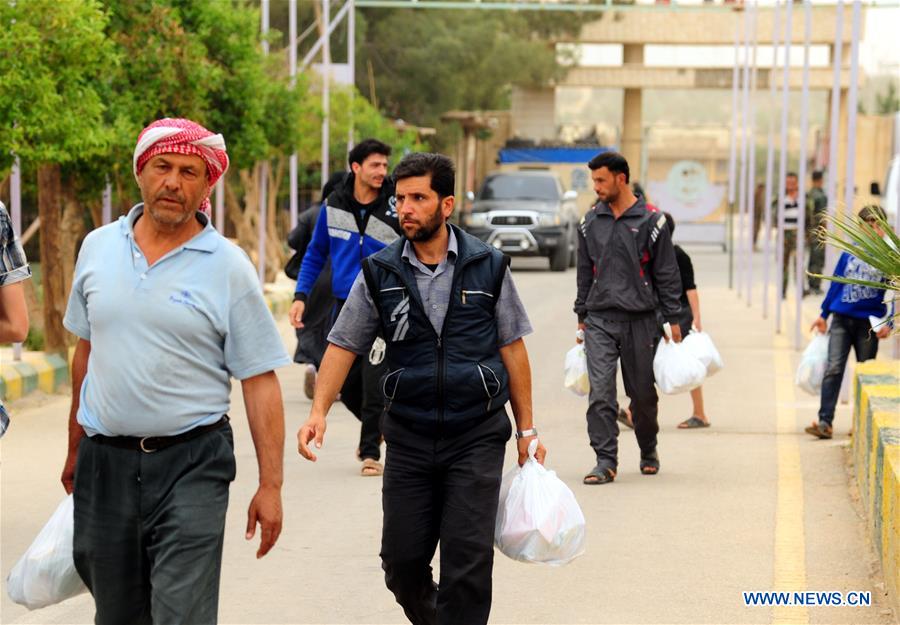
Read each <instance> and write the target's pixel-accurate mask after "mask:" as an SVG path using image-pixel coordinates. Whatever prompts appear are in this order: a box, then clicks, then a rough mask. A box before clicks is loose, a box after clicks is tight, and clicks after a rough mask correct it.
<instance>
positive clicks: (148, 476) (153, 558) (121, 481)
mask: <svg viewBox="0 0 900 625" xmlns="http://www.w3.org/2000/svg"><path fill="white" fill-rule="evenodd" d="M233 448H234V443H233V439H232V434H231V427H230V426H229V425H228V424H225V425H223V426H222V427H221V428H218V429H216V430H213V431H211V432H207V433H205V434H202V435H200V436H198V437H197V438H194V439H191V440H188V441H185V442H183V443H178V444H176V445H173V446H171V447H167V448H165V449H161V450H159V451H156V452H153V453H144V452H141V451H135V450H130V449H121V448H118V447H113V446H110V445H104V444H101V443H97V442H95V441H92V440H91V439H90V438H89V437H85V438H83V439H82V441H81V445H80V446H79V448H78V460H77V465H76V468H75V491H74V503H75V535H74V545H73V551H74V558H75V568H76V569H77V570H78V574H79V575H80V576H81V578H82V579H83V580H84V583H85V584H86V585H87V587H88V589H89V590H90V591H91V594H92V595H93V596H94V602H95V604H96V610H97V612H96V616H95V619H94V622H95V623H97V624H98V625H107V624H108V625H123V624H125V623H127V624H128V625H143V624H151V623H152V624H155V625H179V624H188V623H190V624H208V623H216V621H217V618H218V604H219V573H220V570H221V567H222V541H223V538H224V532H225V511H226V509H227V507H228V486H229V484H230V482H231V481H232V480H233V479H234V475H235V462H234V452H233Z"/></svg>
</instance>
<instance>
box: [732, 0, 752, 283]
mask: <svg viewBox="0 0 900 625" xmlns="http://www.w3.org/2000/svg"><path fill="white" fill-rule="evenodd" d="M750 20H751V15H750V10H749V8H747V7H746V6H745V7H744V36H743V44H742V46H741V47H742V48H743V49H744V54H743V60H742V62H741V105H740V106H741V130H740V133H741V137H740V148H739V150H740V152H739V158H740V161H739V165H740V169H739V171H738V219H737V224H736V227H735V230H736V231H737V250H736V255H737V294H738V297H743V295H744V287H745V281H744V278H745V276H746V275H747V274H746V270H747V268H746V266H745V264H744V243H745V239H744V227H745V226H746V217H747V167H748V165H749V163H748V160H747V144H748V143H749V140H750V138H749V136H748V132H749V124H750V115H749V110H750Z"/></svg>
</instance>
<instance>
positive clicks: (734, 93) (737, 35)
mask: <svg viewBox="0 0 900 625" xmlns="http://www.w3.org/2000/svg"><path fill="white" fill-rule="evenodd" d="M740 41H741V22H740V20H737V19H735V20H734V65H732V67H731V146H730V150H729V154H728V288H729V289H730V288H732V286H733V273H734V189H735V179H734V178H735V174H736V164H737V125H738V77H739V74H738V55H739V51H740Z"/></svg>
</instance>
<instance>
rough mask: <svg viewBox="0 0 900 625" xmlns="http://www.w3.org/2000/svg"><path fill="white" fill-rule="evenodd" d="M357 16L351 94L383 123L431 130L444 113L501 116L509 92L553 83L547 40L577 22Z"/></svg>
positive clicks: (469, 15)
mask: <svg viewBox="0 0 900 625" xmlns="http://www.w3.org/2000/svg"><path fill="white" fill-rule="evenodd" d="M360 13H361V14H362V18H363V19H361V20H359V22H360V23H361V28H360V31H361V32H360V34H359V35H358V37H359V38H360V42H359V44H358V48H357V49H358V59H357V67H358V68H359V71H357V74H356V79H357V86H358V87H359V89H360V91H361V92H363V93H366V94H367V95H368V96H369V98H370V99H372V100H373V101H377V102H378V103H379V105H381V107H382V108H383V109H384V110H385V111H386V112H387V113H388V114H389V115H391V116H394V117H400V118H403V119H406V120H409V121H411V122H413V123H416V124H422V125H425V124H427V125H438V124H439V121H440V116H441V114H442V113H444V112H446V111H448V110H452V109H494V108H505V107H507V106H508V104H509V93H510V87H511V86H512V85H526V86H536V85H545V84H547V82H548V81H550V80H552V79H555V78H558V77H559V76H560V75H561V72H562V71H563V69H562V68H561V67H560V65H559V64H558V63H557V53H556V50H555V48H554V46H553V45H552V43H551V40H552V37H553V36H554V35H558V34H561V33H575V32H577V31H578V30H579V29H580V25H581V23H582V22H583V21H584V19H585V17H584V15H582V14H579V13H566V12H560V13H546V12H538V11H522V12H507V11H486V10H472V11H461V10H421V9H393V10H385V9H361V10H360ZM592 19H596V17H592ZM370 65H371V68H372V74H373V76H372V78H374V80H370V77H369V75H368V68H369V66H370ZM373 83H374V84H373Z"/></svg>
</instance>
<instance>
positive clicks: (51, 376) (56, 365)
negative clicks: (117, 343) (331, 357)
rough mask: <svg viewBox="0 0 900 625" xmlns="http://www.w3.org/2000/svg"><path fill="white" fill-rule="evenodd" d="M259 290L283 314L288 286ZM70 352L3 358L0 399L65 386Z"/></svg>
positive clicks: (289, 294)
mask: <svg viewBox="0 0 900 625" xmlns="http://www.w3.org/2000/svg"><path fill="white" fill-rule="evenodd" d="M263 291H264V293H265V298H266V304H267V305H268V307H269V311H271V313H272V316H273V317H275V318H278V317H279V316H281V315H284V314H287V312H288V310H290V307H291V303H292V302H293V301H294V292H293V290H292V288H291V286H287V285H280V284H277V285H276V284H267V285H265V288H264V289H263ZM73 353H74V350H72V349H69V354H68V358H63V357H61V356H58V355H56V354H45V353H44V352H24V353H23V354H22V360H21V361H19V362H16V361H13V360H12V359H7V358H5V357H4V358H3V362H2V363H0V399H2V400H3V401H15V400H17V399H21V398H22V397H24V396H25V395H28V394H29V393H33V392H34V391H36V390H41V391H43V392H45V393H56V392H58V391H59V390H60V389H61V387H63V388H64V387H67V386H68V385H69V367H70V366H71V362H72V354H73Z"/></svg>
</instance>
